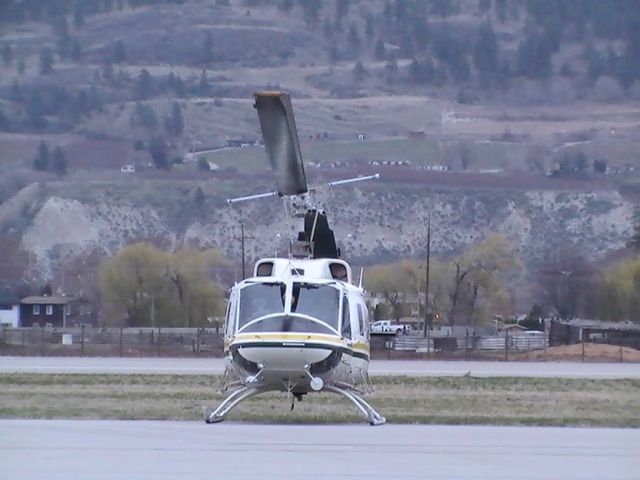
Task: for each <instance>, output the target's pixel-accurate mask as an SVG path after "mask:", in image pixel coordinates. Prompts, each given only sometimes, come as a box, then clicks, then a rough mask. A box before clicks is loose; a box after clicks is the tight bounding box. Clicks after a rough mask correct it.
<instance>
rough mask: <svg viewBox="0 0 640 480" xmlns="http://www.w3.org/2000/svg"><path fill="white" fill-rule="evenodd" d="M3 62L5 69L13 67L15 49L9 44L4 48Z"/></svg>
mask: <svg viewBox="0 0 640 480" xmlns="http://www.w3.org/2000/svg"><path fill="white" fill-rule="evenodd" d="M2 61H3V62H4V66H5V67H8V66H9V65H11V62H12V61H13V49H12V48H11V45H10V44H9V43H6V44H5V45H4V47H3V48H2Z"/></svg>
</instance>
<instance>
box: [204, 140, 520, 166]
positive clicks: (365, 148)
mask: <svg viewBox="0 0 640 480" xmlns="http://www.w3.org/2000/svg"><path fill="white" fill-rule="evenodd" d="M459 149H460V145H459V144H458V143H453V144H451V143H442V142H440V141H438V140H434V139H419V140H417V139H416V140H414V139H403V138H399V139H391V140H366V141H362V142H361V141H352V142H329V141H326V142H323V141H316V142H312V143H309V142H306V143H303V144H302V145H301V150H302V157H303V159H304V161H305V165H306V166H307V169H308V168H309V162H315V163H325V164H328V163H330V162H332V161H336V160H340V161H349V162H353V161H366V162H369V161H374V160H377V161H382V160H408V161H410V162H411V165H412V166H414V167H415V166H419V165H436V164H444V163H445V158H446V157H449V156H451V155H452V156H453V157H454V158H457V155H458V154H457V153H455V152H456V151H457V150H459ZM528 149H529V146H528V145H525V144H517V143H504V142H489V143H469V144H468V145H467V146H466V150H467V155H469V158H470V162H471V167H472V168H473V169H483V168H498V169H509V168H510V167H514V166H523V165H524V163H525V159H526V157H527V152H528ZM206 157H207V159H208V160H212V161H214V162H215V163H217V164H218V165H219V166H220V167H221V168H226V167H234V168H236V169H237V171H238V172H242V173H247V172H255V171H262V170H267V169H268V163H267V157H266V153H265V150H264V149H263V148H261V147H247V148H237V149H233V150H222V151H220V152H213V153H210V154H208V155H206ZM454 163H455V162H454ZM454 168H460V165H457V164H455V165H454Z"/></svg>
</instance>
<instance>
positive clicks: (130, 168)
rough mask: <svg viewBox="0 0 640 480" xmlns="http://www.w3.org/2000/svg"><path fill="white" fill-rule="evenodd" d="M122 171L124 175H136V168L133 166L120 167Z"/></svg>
mask: <svg viewBox="0 0 640 480" xmlns="http://www.w3.org/2000/svg"><path fill="white" fill-rule="evenodd" d="M120 171H121V172H122V173H135V171H136V167H135V166H133V165H123V166H122V167H120Z"/></svg>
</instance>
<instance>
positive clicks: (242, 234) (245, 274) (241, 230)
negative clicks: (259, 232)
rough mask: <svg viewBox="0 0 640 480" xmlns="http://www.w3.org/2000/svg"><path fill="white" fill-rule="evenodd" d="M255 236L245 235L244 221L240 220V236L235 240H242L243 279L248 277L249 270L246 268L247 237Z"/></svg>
mask: <svg viewBox="0 0 640 480" xmlns="http://www.w3.org/2000/svg"><path fill="white" fill-rule="evenodd" d="M253 238H254V237H245V235H244V223H242V222H240V237H234V239H235V240H240V249H241V250H242V280H244V279H245V278H247V272H246V268H245V251H244V241H245V239H253Z"/></svg>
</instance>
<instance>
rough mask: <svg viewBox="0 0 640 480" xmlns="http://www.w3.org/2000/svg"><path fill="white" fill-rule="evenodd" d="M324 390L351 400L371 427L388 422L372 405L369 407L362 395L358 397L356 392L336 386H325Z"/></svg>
mask: <svg viewBox="0 0 640 480" xmlns="http://www.w3.org/2000/svg"><path fill="white" fill-rule="evenodd" d="M324 390H327V391H329V392H333V393H337V394H339V395H342V396H344V397H347V398H348V399H349V400H351V401H352V402H353V403H354V405H355V406H356V407H357V408H358V410H360V412H361V413H362V414H363V415H364V416H365V417H366V419H367V422H369V425H382V424H384V423H386V422H387V419H386V418H384V417H383V416H382V415H380V414H379V413H378V412H376V411H375V410H374V408H373V407H372V406H371V405H369V404H368V403H367V402H366V401H365V400H364V399H363V398H362V397H361V396H360V395H358V394H357V393H355V392H354V391H352V390H347V389H344V388H341V387H336V386H334V385H325V386H324Z"/></svg>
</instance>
